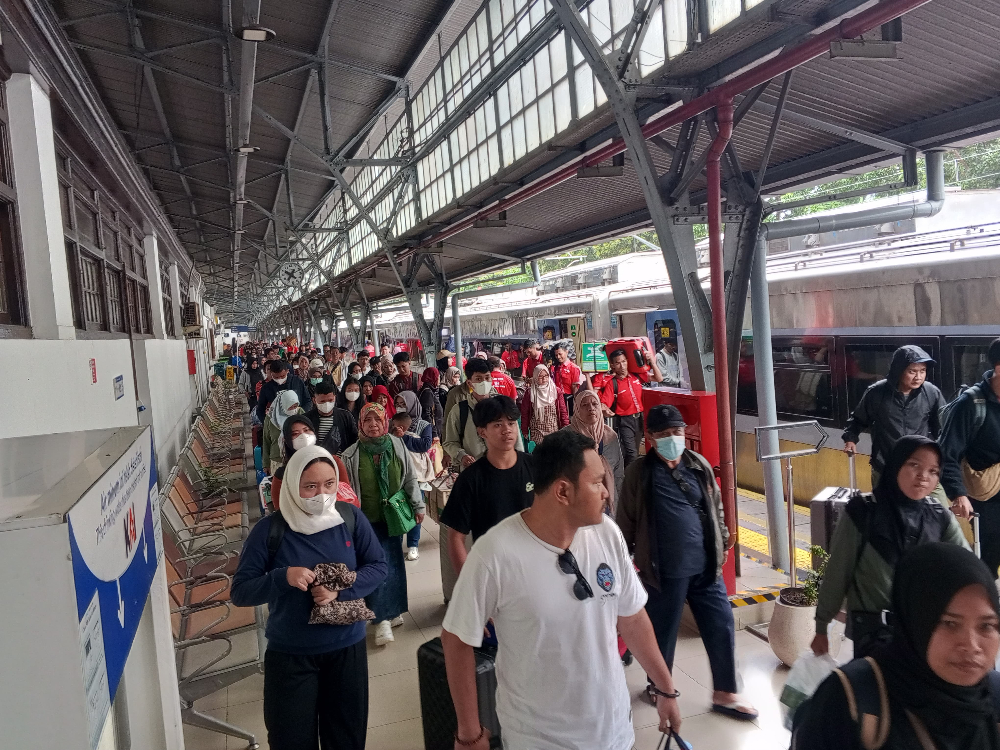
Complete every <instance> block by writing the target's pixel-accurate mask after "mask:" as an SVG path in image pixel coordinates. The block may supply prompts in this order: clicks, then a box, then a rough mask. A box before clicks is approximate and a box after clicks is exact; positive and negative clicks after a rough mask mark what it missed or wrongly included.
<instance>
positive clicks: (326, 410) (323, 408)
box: [316, 401, 334, 414]
mask: <svg viewBox="0 0 1000 750" xmlns="http://www.w3.org/2000/svg"><path fill="white" fill-rule="evenodd" d="M333 407H334V403H333V401H326V402H323V403H321V402H319V401H317V402H316V408H317V409H319V413H320V414H330V413H331V412H333Z"/></svg>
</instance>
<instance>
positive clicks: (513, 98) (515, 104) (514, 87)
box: [507, 75, 524, 115]
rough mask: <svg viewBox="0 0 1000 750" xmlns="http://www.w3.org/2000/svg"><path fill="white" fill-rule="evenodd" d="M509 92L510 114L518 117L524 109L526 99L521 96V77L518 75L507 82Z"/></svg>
mask: <svg viewBox="0 0 1000 750" xmlns="http://www.w3.org/2000/svg"><path fill="white" fill-rule="evenodd" d="M507 90H508V91H509V92H510V113H511V115H516V114H517V113H518V112H520V111H521V110H522V109H524V99H523V98H522V96H521V76H519V75H516V76H514V77H513V78H511V79H510V80H509V81H507Z"/></svg>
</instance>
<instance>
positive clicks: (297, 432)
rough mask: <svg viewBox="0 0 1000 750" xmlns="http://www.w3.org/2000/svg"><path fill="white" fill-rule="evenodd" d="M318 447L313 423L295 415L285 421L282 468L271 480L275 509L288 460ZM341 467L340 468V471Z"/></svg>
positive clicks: (300, 415)
mask: <svg viewBox="0 0 1000 750" xmlns="http://www.w3.org/2000/svg"><path fill="white" fill-rule="evenodd" d="M310 445H316V433H315V432H314V431H313V425H312V422H310V421H309V418H308V417H306V416H304V415H302V414H295V415H293V416H291V417H289V418H288V419H286V420H285V424H284V425H282V427H281V456H282V462H281V466H279V467H278V468H277V469H275V470H274V475H273V479H272V480H271V503H272V505H274V507H275V509H277V508H278V502H279V499H280V497H281V482H282V479H283V478H284V476H285V466H287V465H288V459H290V458H291V457H292V456H293V455H295V451H297V450H300V449H301V448H308V447H309V446H310ZM339 468H340V467H338V469H339Z"/></svg>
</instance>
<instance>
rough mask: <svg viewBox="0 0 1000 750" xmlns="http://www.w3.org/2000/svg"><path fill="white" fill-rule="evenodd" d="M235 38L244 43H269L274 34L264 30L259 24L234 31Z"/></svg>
mask: <svg viewBox="0 0 1000 750" xmlns="http://www.w3.org/2000/svg"><path fill="white" fill-rule="evenodd" d="M236 36H237V37H238V38H239V39H242V40H243V41H244V42H269V41H271V40H272V39H274V37H275V36H277V34H275V33H274V32H273V31H272V30H271V29H266V28H264V27H263V26H261V25H260V24H252V25H250V26H246V27H244V28H242V29H237V30H236Z"/></svg>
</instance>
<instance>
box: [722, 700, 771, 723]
mask: <svg viewBox="0 0 1000 750" xmlns="http://www.w3.org/2000/svg"><path fill="white" fill-rule="evenodd" d="M748 708H749V710H746V709H748ZM712 710H713V711H714V712H715V713H717V714H722V715H723V716H728V717H729V718H730V719H736V720H737V721H753V720H754V719H756V718H757V717H758V716H759V715H760V714H758V712H757V711H756V710H755V709H753V708H750V707H749V706H746V705H745V704H743V703H741V702H739V701H734V702H732V703H726V704H722V703H713V704H712Z"/></svg>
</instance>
